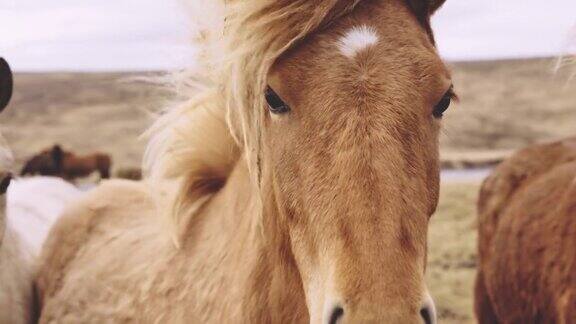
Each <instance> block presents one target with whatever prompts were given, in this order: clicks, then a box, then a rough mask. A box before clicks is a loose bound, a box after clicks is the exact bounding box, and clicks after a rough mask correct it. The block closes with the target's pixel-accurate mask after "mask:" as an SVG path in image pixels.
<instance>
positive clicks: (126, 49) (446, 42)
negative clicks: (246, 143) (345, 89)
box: [0, 0, 576, 71]
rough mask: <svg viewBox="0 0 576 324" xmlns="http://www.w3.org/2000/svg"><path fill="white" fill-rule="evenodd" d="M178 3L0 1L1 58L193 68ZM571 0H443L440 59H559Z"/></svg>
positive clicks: (44, 65)
mask: <svg viewBox="0 0 576 324" xmlns="http://www.w3.org/2000/svg"><path fill="white" fill-rule="evenodd" d="M187 26H188V25H187V16H186V15H185V14H184V13H183V12H182V10H180V7H179V5H178V3H177V0H0V56H3V57H6V58H7V59H8V61H9V62H11V64H12V66H13V67H14V69H15V70H20V71H32V70H33V71H40V70H150V69H154V70H157V69H173V68H178V67H182V66H184V65H188V64H191V62H190V60H191V57H193V55H192V54H191V53H192V51H191V49H190V48H189V46H188V45H187V39H188V35H189V34H188V29H189V28H188V27H187ZM575 26H576V0H549V1H542V0H448V1H447V3H446V5H445V7H444V8H443V9H442V10H441V11H440V13H439V14H438V15H437V16H436V17H435V18H434V29H435V31H436V35H437V40H438V44H439V48H440V52H441V53H442V55H443V56H444V57H445V58H447V59H449V60H476V59H495V58H513V57H533V56H549V55H559V54H560V53H562V51H565V50H566V49H567V48H568V39H569V38H570V37H572V39H576V35H575V34H572V36H571V34H570V30H571V29H572V28H574V27H575Z"/></svg>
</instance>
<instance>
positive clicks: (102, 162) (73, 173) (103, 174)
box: [20, 145, 112, 180]
mask: <svg viewBox="0 0 576 324" xmlns="http://www.w3.org/2000/svg"><path fill="white" fill-rule="evenodd" d="M111 165H112V159H111V157H110V156H109V155H107V154H103V153H93V154H89V155H83V156H79V155H76V154H74V153H72V152H67V151H64V150H63V149H62V147H61V146H60V145H54V146H53V147H52V148H51V149H47V150H44V151H42V152H41V153H39V154H37V155H35V156H33V157H32V158H31V159H30V160H28V161H27V162H26V163H25V165H24V167H23V168H22V171H21V172H20V174H21V175H23V176H24V175H34V174H39V175H44V176H58V177H62V178H64V179H67V180H74V179H77V178H81V177H87V176H89V175H90V174H92V173H94V172H98V173H99V175H100V178H101V179H108V178H110V168H111Z"/></svg>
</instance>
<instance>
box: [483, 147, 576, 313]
mask: <svg viewBox="0 0 576 324" xmlns="http://www.w3.org/2000/svg"><path fill="white" fill-rule="evenodd" d="M575 178H576V141H575V140H574V139H572V140H566V141H561V142H556V143H552V144H545V145H537V146H533V147H530V148H527V149H525V150H522V151H520V152H518V153H517V154H515V155H514V156H513V157H511V158H510V159H508V160H507V161H505V162H504V163H502V164H501V165H500V166H499V167H498V168H497V169H496V170H495V171H494V173H493V174H492V175H491V176H490V177H489V178H488V179H487V180H486V181H485V182H484V184H483V186H482V190H481V193H480V198H479V203H478V210H479V219H478V226H479V256H480V266H479V275H478V278H477V283H476V307H477V310H476V312H477V314H478V316H479V319H480V322H482V323H488V322H489V321H490V320H488V319H490V318H493V317H494V316H496V317H498V318H499V320H500V321H503V322H523V323H532V322H535V323H536V322H542V321H543V322H550V321H553V322H558V321H560V318H561V317H563V316H567V315H566V314H567V313H566V312H567V311H569V309H570V307H572V308H573V307H574V306H576V305H574V304H573V303H574V302H576V299H575V298H576V295H574V293H575V291H574V290H575V289H576V286H575V285H576V255H575V254H574V253H573V248H571V247H570V246H576V217H575V216H576V182H575ZM563 305H564V306H563ZM566 305H570V307H568V306H566ZM483 319H486V320H483Z"/></svg>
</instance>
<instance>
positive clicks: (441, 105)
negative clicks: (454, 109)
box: [432, 87, 456, 118]
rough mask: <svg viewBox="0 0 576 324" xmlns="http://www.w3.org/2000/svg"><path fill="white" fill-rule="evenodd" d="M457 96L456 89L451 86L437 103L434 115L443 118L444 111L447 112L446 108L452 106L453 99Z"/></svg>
mask: <svg viewBox="0 0 576 324" xmlns="http://www.w3.org/2000/svg"><path fill="white" fill-rule="evenodd" d="M455 97H456V94H455V93H454V89H453V88H452V87H451V88H450V89H449V90H448V91H447V92H446V93H445V94H444V96H443V97H442V99H441V100H440V101H439V102H438V103H437V104H436V106H435V107H434V111H433V112H432V115H434V117H436V118H442V116H443V115H444V112H446V110H448V108H449V107H450V104H451V103H452V99H454V98H455Z"/></svg>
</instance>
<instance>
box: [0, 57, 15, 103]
mask: <svg viewBox="0 0 576 324" xmlns="http://www.w3.org/2000/svg"><path fill="white" fill-rule="evenodd" d="M13 87H14V79H13V77H12V70H10V66H9V65H8V62H6V60H4V59H3V58H1V57H0V112H2V110H4V108H6V106H8V102H9V101H10V98H12V90H13Z"/></svg>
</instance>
